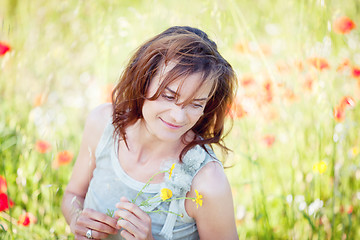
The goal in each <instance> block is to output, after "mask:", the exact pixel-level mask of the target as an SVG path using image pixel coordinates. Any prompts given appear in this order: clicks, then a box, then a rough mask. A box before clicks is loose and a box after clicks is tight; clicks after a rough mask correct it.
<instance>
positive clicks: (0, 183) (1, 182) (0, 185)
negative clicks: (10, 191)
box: [0, 176, 7, 193]
mask: <svg viewBox="0 0 360 240" xmlns="http://www.w3.org/2000/svg"><path fill="white" fill-rule="evenodd" d="M6 191H7V184H6V179H5V178H4V177H3V176H0V193H6Z"/></svg>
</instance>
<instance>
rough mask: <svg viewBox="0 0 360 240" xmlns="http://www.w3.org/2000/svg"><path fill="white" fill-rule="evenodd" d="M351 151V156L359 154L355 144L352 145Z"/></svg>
mask: <svg viewBox="0 0 360 240" xmlns="http://www.w3.org/2000/svg"><path fill="white" fill-rule="evenodd" d="M351 153H352V156H353V157H356V156H357V155H358V154H359V148H358V147H357V146H354V147H352V148H351Z"/></svg>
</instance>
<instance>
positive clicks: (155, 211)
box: [146, 209, 183, 217]
mask: <svg viewBox="0 0 360 240" xmlns="http://www.w3.org/2000/svg"><path fill="white" fill-rule="evenodd" d="M157 212H164V213H171V214H175V215H177V216H179V217H183V215H182V214H178V213H175V212H172V211H166V210H161V209H158V210H154V211H147V212H146V213H157Z"/></svg>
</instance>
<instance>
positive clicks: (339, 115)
mask: <svg viewBox="0 0 360 240" xmlns="http://www.w3.org/2000/svg"><path fill="white" fill-rule="evenodd" d="M334 118H335V121H337V122H343V121H344V120H345V109H344V108H343V107H342V106H341V105H339V106H337V107H335V108H334Z"/></svg>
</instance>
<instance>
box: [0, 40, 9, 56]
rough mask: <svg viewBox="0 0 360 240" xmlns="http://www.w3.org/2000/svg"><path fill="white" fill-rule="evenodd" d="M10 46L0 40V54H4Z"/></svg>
mask: <svg viewBox="0 0 360 240" xmlns="http://www.w3.org/2000/svg"><path fill="white" fill-rule="evenodd" d="M10 50H11V48H10V46H9V45H8V44H6V43H4V42H0V56H4V55H5V54H6V53H7V52H8V51H10Z"/></svg>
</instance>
